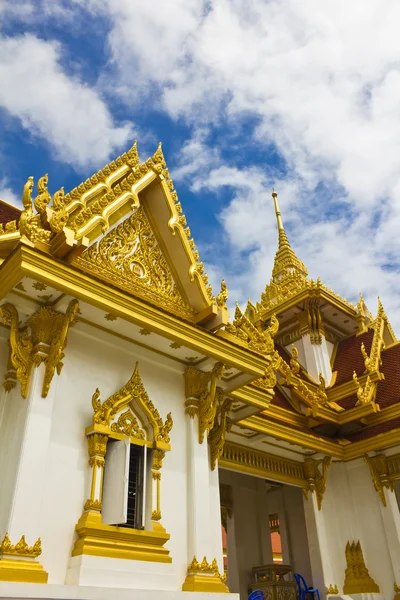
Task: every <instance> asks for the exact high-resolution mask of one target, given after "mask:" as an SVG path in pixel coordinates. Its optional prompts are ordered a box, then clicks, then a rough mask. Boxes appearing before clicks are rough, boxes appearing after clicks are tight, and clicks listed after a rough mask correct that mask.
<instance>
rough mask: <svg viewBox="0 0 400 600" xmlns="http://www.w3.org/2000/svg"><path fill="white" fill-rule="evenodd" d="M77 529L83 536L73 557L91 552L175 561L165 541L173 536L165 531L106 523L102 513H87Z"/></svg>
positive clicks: (109, 556)
mask: <svg viewBox="0 0 400 600" xmlns="http://www.w3.org/2000/svg"><path fill="white" fill-rule="evenodd" d="M75 530H76V532H77V534H78V536H79V539H78V540H77V541H76V542H75V546H74V548H73V550H72V556H79V555H81V554H87V555H91V556H106V557H108V558H122V559H125V560H145V561H151V562H162V563H170V562H172V559H171V557H170V556H169V550H168V549H167V548H164V547H163V546H164V544H165V543H166V542H167V541H168V540H169V538H170V536H169V534H168V533H165V532H164V531H161V530H157V531H144V530H143V531H142V530H137V529H130V528H128V527H116V526H112V525H104V524H103V523H102V521H101V515H100V513H99V512H93V511H89V512H85V513H84V514H83V515H82V516H81V518H80V519H79V521H78V524H77V525H76V527H75Z"/></svg>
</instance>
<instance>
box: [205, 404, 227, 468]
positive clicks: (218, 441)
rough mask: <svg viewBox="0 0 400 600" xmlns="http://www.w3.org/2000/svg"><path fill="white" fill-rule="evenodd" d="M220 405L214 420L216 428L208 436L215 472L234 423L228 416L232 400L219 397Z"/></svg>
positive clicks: (211, 461)
mask: <svg viewBox="0 0 400 600" xmlns="http://www.w3.org/2000/svg"><path fill="white" fill-rule="evenodd" d="M217 398H218V405H217V412H216V415H215V419H214V426H213V428H212V429H211V430H210V433H209V434H208V444H209V447H210V463H211V470H212V471H214V470H215V467H216V466H217V462H218V460H219V459H220V457H221V455H222V452H223V449H224V444H225V436H226V434H227V433H229V431H230V430H231V427H232V421H231V420H230V419H229V417H228V415H229V412H230V410H231V408H232V402H233V401H232V400H231V399H230V398H225V399H224V397H223V394H220V395H217Z"/></svg>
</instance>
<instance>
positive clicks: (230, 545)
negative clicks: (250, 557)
mask: <svg viewBox="0 0 400 600" xmlns="http://www.w3.org/2000/svg"><path fill="white" fill-rule="evenodd" d="M226 553H227V556H228V588H229V591H230V592H231V594H232V593H239V591H240V583H239V565H238V557H237V542H236V527H235V513H234V511H233V512H232V517H229V515H228V516H227V518H226Z"/></svg>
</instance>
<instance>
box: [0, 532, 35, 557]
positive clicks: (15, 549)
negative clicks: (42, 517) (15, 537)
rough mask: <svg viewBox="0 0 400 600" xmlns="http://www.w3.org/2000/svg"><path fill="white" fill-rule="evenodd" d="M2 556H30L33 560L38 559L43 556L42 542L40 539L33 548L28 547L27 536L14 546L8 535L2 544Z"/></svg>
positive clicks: (0, 550)
mask: <svg viewBox="0 0 400 600" xmlns="http://www.w3.org/2000/svg"><path fill="white" fill-rule="evenodd" d="M1 554H4V555H7V556H29V557H31V558H37V557H38V556H40V555H41V554H42V541H41V539H40V538H39V539H38V540H37V541H36V542H35V543H34V544H33V546H28V544H27V543H26V541H25V536H24V535H23V536H22V537H21V539H20V540H19V542H18V543H17V544H15V546H14V545H12V544H11V540H10V538H9V537H8V533H6V535H5V536H4V539H3V541H2V543H1V544H0V555H1Z"/></svg>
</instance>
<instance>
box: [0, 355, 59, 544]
mask: <svg viewBox="0 0 400 600" xmlns="http://www.w3.org/2000/svg"><path fill="white" fill-rule="evenodd" d="M44 370H45V365H44V363H42V364H41V365H40V366H39V367H38V368H35V369H32V376H31V383H30V390H29V394H28V397H27V399H26V400H23V402H25V403H26V410H27V413H26V420H25V427H24V431H23V439H22V444H21V450H20V457H19V464H18V467H17V474H16V480H15V485H14V491H13V499H12V506H11V510H10V513H9V516H8V519H7V522H6V527H5V529H6V531H8V534H9V537H10V539H11V542H12V543H16V542H17V541H19V539H20V538H21V536H22V535H25V538H26V541H27V543H28V544H33V543H34V542H36V540H37V539H38V538H39V537H41V536H42V535H43V530H42V528H41V525H42V514H41V509H42V494H43V490H44V489H45V485H44V483H45V479H46V468H47V455H48V447H49V442H50V434H51V424H52V414H53V405H54V398H55V391H56V386H57V377H54V378H53V381H52V385H51V386H50V390H49V393H48V395H47V398H42V384H43V375H44ZM43 550H44V551H45V550H46V546H45V545H44V548H43Z"/></svg>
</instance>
